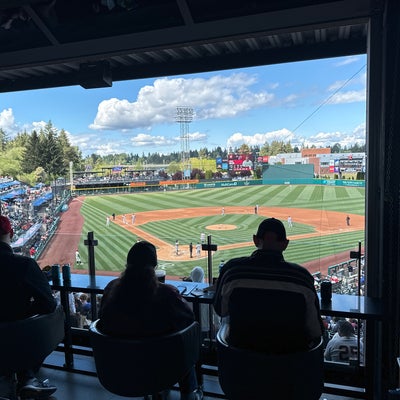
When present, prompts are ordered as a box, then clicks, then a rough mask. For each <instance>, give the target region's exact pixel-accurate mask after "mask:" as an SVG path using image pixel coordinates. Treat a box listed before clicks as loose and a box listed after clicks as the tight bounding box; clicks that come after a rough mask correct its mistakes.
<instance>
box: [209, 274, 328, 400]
mask: <svg viewBox="0 0 400 400" xmlns="http://www.w3.org/2000/svg"><path fill="white" fill-rule="evenodd" d="M220 287H221V292H222V294H223V296H222V299H223V300H222V304H221V309H222V314H223V324H222V326H221V328H220V330H219V331H218V333H217V356H218V358H217V359H218V371H219V382H220V385H221V388H222V390H223V391H224V393H225V394H226V396H227V397H228V399H230V400H253V399H260V398H265V399H268V400H295V399H296V400H301V399H304V400H318V399H319V398H320V396H321V394H322V390H323V349H322V343H323V342H322V338H321V337H320V335H319V334H317V335H316V336H315V338H313V339H312V340H310V338H309V337H308V336H307V334H306V332H308V330H309V328H310V324H312V320H311V319H310V315H312V313H314V314H313V316H314V318H313V321H318V319H316V318H315V313H316V312H317V311H316V310H318V308H317V309H316V307H315V303H314V299H315V295H314V293H313V292H312V291H311V288H308V287H307V286H304V285H302V283H301V280H298V279H296V278H293V277H291V278H289V277H287V276H285V275H284V271H283V272H279V271H276V270H274V271H273V272H271V273H264V272H259V271H257V270H256V269H254V268H251V267H244V268H238V269H236V270H232V271H228V272H227V273H226V274H224V276H223V277H222V281H221V286H220ZM315 325H316V322H314V327H315V331H316V332H318V333H320V328H319V326H315Z"/></svg>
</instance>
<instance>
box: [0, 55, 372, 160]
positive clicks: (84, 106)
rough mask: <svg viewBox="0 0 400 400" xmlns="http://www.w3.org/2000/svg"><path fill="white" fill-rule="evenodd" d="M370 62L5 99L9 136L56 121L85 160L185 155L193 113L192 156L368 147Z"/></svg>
mask: <svg viewBox="0 0 400 400" xmlns="http://www.w3.org/2000/svg"><path fill="white" fill-rule="evenodd" d="M366 61H367V60H366V56H365V55H359V56H352V57H341V58H330V59H323V60H315V61H306V62H297V63H288V64H277V65H269V66H262V67H253V68H244V69H235V70H224V71H215V72H210V73H203V74H191V75H180V76H170V77H165V78H152V79H142V80H134V81H124V82H114V83H113V86H112V87H111V88H102V89H89V90H87V89H83V88H81V87H80V86H73V87H65V88H55V89H44V90H32V91H25V92H15V93H2V94H0V128H3V130H4V131H5V132H6V133H7V134H8V135H9V136H10V137H13V136H14V135H15V134H16V133H17V132H21V131H23V130H25V129H26V130H27V131H28V132H31V131H32V129H40V127H41V126H43V124H45V123H47V122H48V121H51V122H52V123H53V125H54V126H55V127H56V128H57V129H64V130H66V131H67V133H68V134H69V138H70V141H71V144H73V145H77V146H79V148H80V149H81V151H82V153H83V155H89V154H92V153H97V154H100V155H106V154H114V153H121V152H127V153H133V154H139V155H141V154H142V153H143V152H144V153H145V154H147V153H148V152H151V153H152V152H159V153H164V154H167V153H170V152H172V151H180V149H181V145H180V141H179V136H180V126H179V124H178V123H177V122H176V121H175V116H176V108H177V107H179V106H187V107H191V108H193V111H194V117H193V121H192V122H191V123H190V125H189V137H190V140H189V143H190V149H192V150H193V149H200V148H203V147H207V148H209V149H212V148H215V147H217V146H221V147H222V148H228V149H229V147H235V146H237V147H239V146H240V145H242V144H243V143H246V144H248V145H260V146H262V145H263V144H264V143H265V142H266V141H268V142H271V141H272V140H283V141H285V142H287V141H289V140H290V142H291V143H292V145H297V146H299V147H301V146H302V145H309V146H310V145H313V144H314V145H316V146H317V147H324V146H327V145H333V144H335V143H340V144H341V145H342V146H350V145H353V144H354V143H359V144H364V143H365V119H366Z"/></svg>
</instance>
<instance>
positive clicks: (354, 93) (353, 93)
mask: <svg viewBox="0 0 400 400" xmlns="http://www.w3.org/2000/svg"><path fill="white" fill-rule="evenodd" d="M366 98H367V94H366V91H365V90H364V89H361V90H349V91H347V92H338V93H335V94H334V95H333V96H332V97H331V98H330V99H329V101H328V104H343V103H356V102H365V101H366Z"/></svg>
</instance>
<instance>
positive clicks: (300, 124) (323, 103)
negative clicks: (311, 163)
mask: <svg viewBox="0 0 400 400" xmlns="http://www.w3.org/2000/svg"><path fill="white" fill-rule="evenodd" d="M365 67H366V64H364V65H363V66H362V67H361V68H360V69H359V70H358V71H357V72H355V73H354V74H353V75H352V76H351V77H350V78H349V79H347V81H346V82H344V83H343V85H341V86H340V87H338V88H337V89H336V90H335V91H334V92H333V93H332V94H331V95H330V96H329V97H328V98H326V99H325V100H324V101H323V102H322V103H321V104H320V105H319V106H318V107H317V108H316V109H315V110H314V111H313V112H312V113H311V114H310V115H308V116H307V117H306V118H304V119H303V121H301V122H300V123H299V124H298V125H297V126H296V128H294V129H293V130H292V133H294V132H296V131H297V129H299V128H300V127H301V126H302V125H303V124H304V123H305V122H306V121H308V120H309V119H310V118H311V117H312V116H313V115H314V114H316V113H317V112H318V111H319V110H320V109H321V108H322V107H323V106H324V105H325V104H326V103H328V102H329V100H330V99H331V98H332V97H333V96H335V94H336V93H338V92H339V91H340V90H342V89H343V88H344V87H345V86H346V85H347V84H348V83H349V82H350V81H351V80H352V79H353V78H354V77H355V76H356V75H358V74H359V73H360V72H361V71H362V70H363V69H364V68H365Z"/></svg>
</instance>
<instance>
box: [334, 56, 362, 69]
mask: <svg viewBox="0 0 400 400" xmlns="http://www.w3.org/2000/svg"><path fill="white" fill-rule="evenodd" d="M359 60H360V57H359V56H349V57H344V58H343V59H342V60H341V61H339V62H337V63H335V66H336V67H343V66H345V65H349V64H353V63H355V62H357V61H359Z"/></svg>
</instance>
